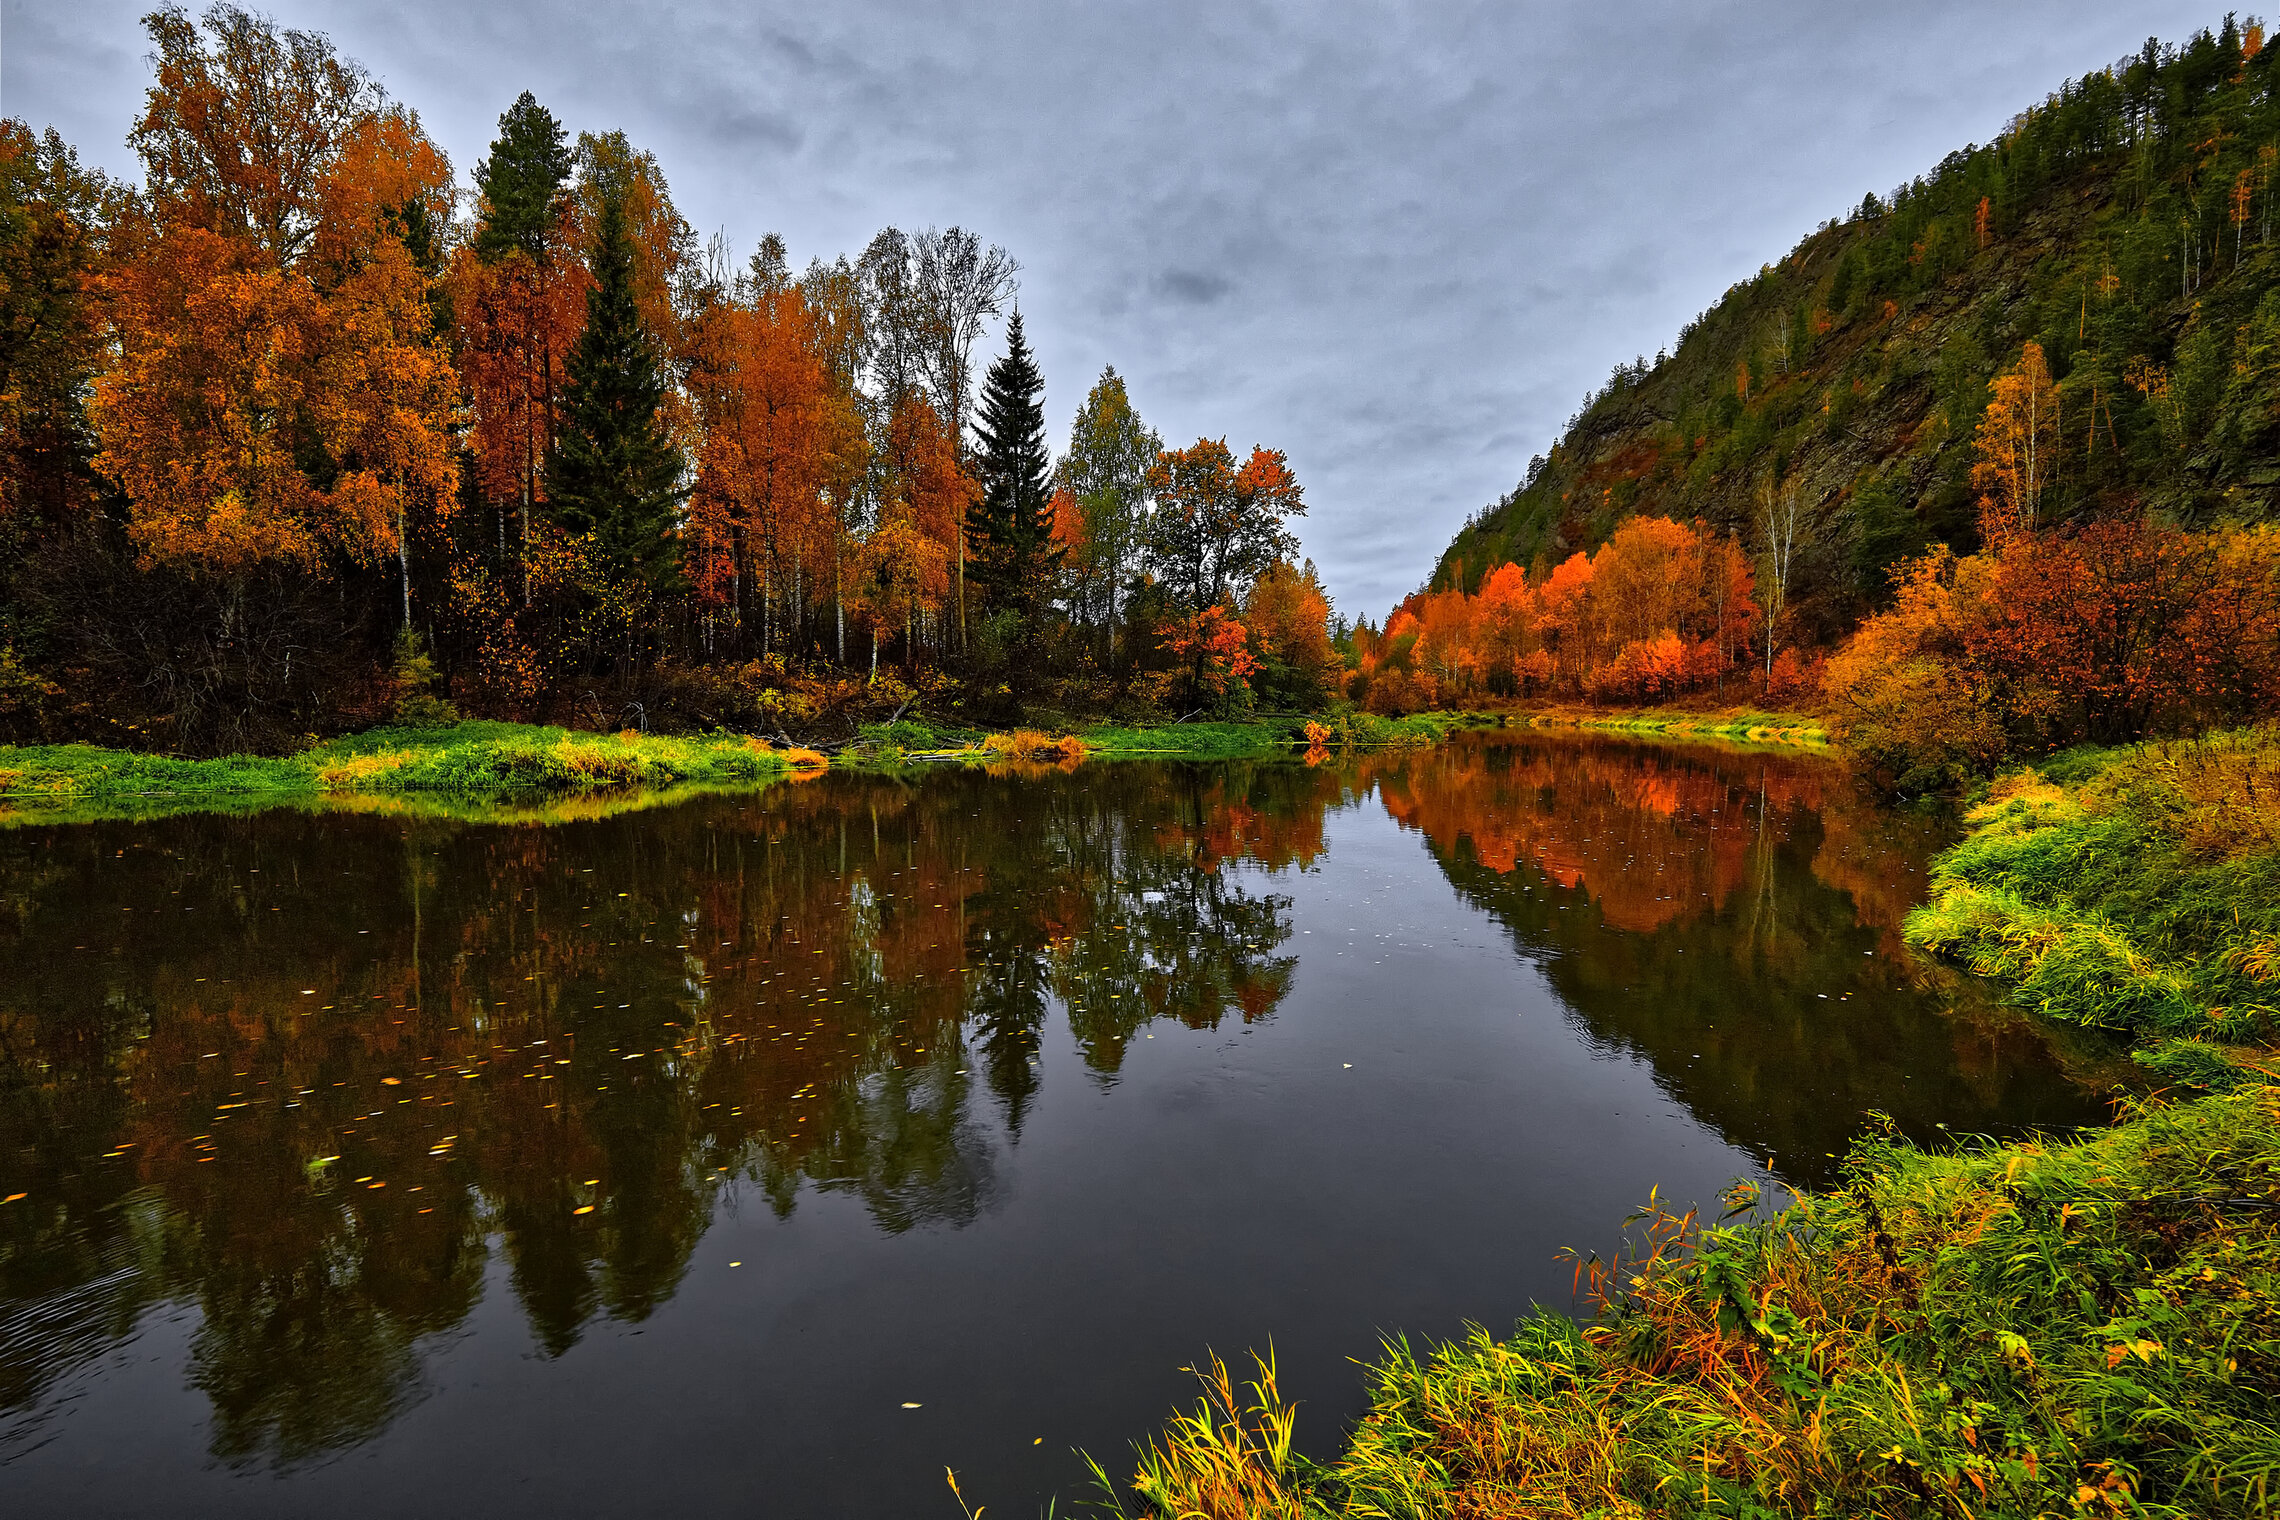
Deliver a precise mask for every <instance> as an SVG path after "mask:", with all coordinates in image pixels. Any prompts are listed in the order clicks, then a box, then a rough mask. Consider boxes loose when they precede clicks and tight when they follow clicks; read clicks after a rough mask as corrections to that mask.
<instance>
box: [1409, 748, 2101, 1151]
mask: <svg viewBox="0 0 2280 1520" xmlns="http://www.w3.org/2000/svg"><path fill="white" fill-rule="evenodd" d="M1376 780H1377V782H1378V786H1379V790H1380V795H1381V796H1382V798H1383V800H1384V804H1385V807H1386V810H1387V811H1388V812H1389V813H1391V814H1392V815H1393V817H1394V818H1396V819H1397V820H1399V821H1400V822H1401V823H1402V824H1403V825H1405V826H1407V827H1410V828H1414V829H1416V830H1418V831H1419V832H1421V833H1422V834H1423V835H1424V836H1425V837H1426V839H1427V840H1428V841H1429V842H1430V844H1431V847H1432V849H1433V852H1434V855H1435V857H1436V858H1437V859H1438V860H1439V861H1440V863H1441V866H1442V869H1443V870H1444V871H1445V872H1446V873H1447V875H1448V878H1449V880H1450V881H1451V882H1452V883H1453V884H1454V885H1455V886H1456V887H1457V889H1458V891H1459V892H1460V893H1462V894H1463V895H1464V896H1465V898H1467V899H1468V900H1469V901H1471V902H1473V903H1475V904H1476V905H1478V906H1479V907H1481V908H1483V909H1484V910H1486V911H1487V912H1488V913H1489V914H1491V915H1492V916H1493V917H1494V918H1495V919H1497V921H1498V922H1500V923H1501V924H1503V925H1504V926H1505V927H1506V928H1507V929H1508V930H1509V931H1510V932H1511V934H1512V937H1513V940H1514V942H1515V944H1516V945H1517V946H1518V947H1519V948H1520V949H1521V950H1522V952H1523V953H1525V954H1528V955H1529V956H1531V957H1532V958H1534V959H1535V960H1536V961H1537V962H1538V963H1539V964H1540V965H1541V966H1542V967H1543V969H1544V972H1545V975H1546V976H1547V977H1548V978H1549V979H1550V981H1551V983H1552V985H1553V986H1554V987H1555V988H1556V989H1557V990H1558V991H1559V993H1560V996H1561V999H1562V1001H1563V1002H1564V1003H1565V1004H1566V1006H1567V1007H1568V1008H1569V1009H1570V1010H1571V1012H1572V1014H1573V1016H1574V1017H1575V1018H1576V1020H1577V1021H1578V1023H1579V1024H1580V1025H1581V1026H1582V1028H1583V1029H1584V1031H1585V1032H1586V1033H1587V1035H1588V1037H1589V1038H1591V1039H1593V1040H1594V1041H1597V1042H1599V1043H1601V1044H1602V1045H1604V1046H1606V1047H1608V1048H1610V1049H1612V1050H1620V1051H1624V1052H1628V1053H1631V1054H1634V1055H1637V1056H1640V1057H1643V1058H1645V1059H1646V1060H1648V1061H1650V1062H1652V1063H1653V1065H1654V1067H1655V1069H1656V1071H1657V1073H1658V1076H1659V1079H1660V1081H1661V1082H1662V1085H1663V1086H1664V1087H1665V1088H1666V1090H1668V1091H1670V1092H1671V1093H1672V1094H1673V1095H1674V1096H1676V1097H1678V1098H1679V1099H1680V1101H1682V1102H1684V1103H1685V1104H1686V1105H1687V1107H1688V1108H1689V1109H1691V1110H1692V1111H1693V1112H1694V1113H1695V1114H1696V1115H1698V1116H1699V1117H1701V1118H1703V1119H1704V1120H1706V1121H1708V1122H1709V1123H1711V1124H1713V1125H1714V1126H1716V1128H1717V1129H1718V1130H1719V1132H1720V1133H1721V1134H1723V1135H1724V1136H1725V1137H1726V1138H1727V1139H1728V1140H1730V1141H1732V1142H1734V1143H1735V1144H1737V1145H1739V1146H1741V1147H1742V1148H1743V1149H1745V1150H1747V1151H1749V1152H1751V1153H1753V1154H1755V1155H1759V1156H1766V1157H1771V1158H1773V1159H1774V1161H1775V1165H1776V1170H1777V1171H1779V1172H1780V1173H1781V1174H1782V1175H1783V1176H1784V1177H1786V1178H1788V1179H1790V1180H1792V1181H1794V1182H1798V1183H1801V1184H1803V1185H1805V1186H1808V1187H1813V1186H1820V1185H1822V1184H1823V1183H1825V1182H1827V1181H1828V1180H1830V1178H1831V1177H1832V1175H1833V1173H1834V1170H1835V1168H1834V1164H1833V1163H1834V1160H1835V1155H1834V1154H1833V1153H1836V1152H1840V1151H1841V1150H1842V1149H1843V1148H1844V1146H1845V1144H1846V1142H1847V1140H1848V1139H1849V1137H1850V1136H1851V1135H1852V1134H1854V1133H1855V1132H1856V1131H1857V1130H1858V1129H1859V1128H1860V1127H1861V1125H1862V1123H1863V1120H1864V1118H1865V1117H1866V1116H1867V1115H1868V1114H1869V1113H1870V1112H1872V1111H1874V1112H1881V1113H1883V1114H1886V1115H1888V1116H1889V1117H1890V1118H1891V1119H1892V1120H1893V1121H1894V1122H1895V1123H1896V1124H1897V1126H1898V1127H1899V1129H1900V1130H1901V1131H1902V1132H1903V1133H1905V1134H1907V1135H1909V1136H1910V1137H1911V1138H1913V1139H1916V1140H1918V1141H1931V1140H1935V1139H1936V1138H1938V1136H1939V1133H1940V1131H1941V1130H1942V1129H1943V1128H1944V1129H1948V1130H1951V1131H1960V1130H1966V1129H1970V1130H1979V1129H1987V1130H1996V1131H2002V1132H2017V1131H2021V1130H2025V1129H2029V1128H2034V1127H2041V1126H2057V1127H2063V1126H2066V1125H2069V1124H2076V1123H2081V1122H2084V1119H2083V1112H2082V1108H2083V1103H2082V1090H2083V1089H2090V1088H2097V1087H2100V1086H2103V1085H2104V1084H2106V1083H2107V1082H2109V1081H2110V1080H2111V1079H2112V1078H2113V1076H2114V1075H2115V1073H2116V1067H2117V1064H2118V1063H2116V1062H2115V1060H2114V1058H2113V1053H2112V1051H2111V1050H2110V1049H2109V1048H2108V1047H2107V1046H2106V1045H2105V1044H2104V1042H2102V1041H2100V1040H2099V1039H2098V1038H2097V1037H2096V1036H2094V1035H2089V1034H2087V1033H2086V1032H2083V1031H2079V1030H2077V1031H2065V1030H2053V1029H2050V1028H2048V1027H2045V1026H2042V1025H2040V1024H2037V1023H2035V1022H2033V1021H2030V1020H2029V1019H2027V1018H2025V1017H2024V1016H2022V1015H2021V1014H2019V1013H2018V1012H2017V1011H2016V1010H2014V1009H2011V1008H2008V1007H2006V1006H2003V1005H2001V1004H1999V1003H1997V1002H1996V1001H1994V1000H1993V999H1992V998H1991V997H1990V995H1989V993H1988V989H1987V988H1986V986H1985V984H1983V983H1978V982H1975V981H1970V980H1967V979H1964V978H1960V977H1956V976H1954V975H1953V974H1951V973H1949V972H1947V971H1945V970H1943V969H1942V968H1941V967H1939V966H1937V965H1935V964H1932V963H1929V962H1926V961H1923V960H1920V959H1918V958H1917V957H1916V956H1914V955H1913V954H1912V953H1910V952H1909V951H1908V950H1907V948H1906V947H1905V946H1904V945H1903V944H1902V942H1901V940H1900V935H1899V929H1900V923H1901V920H1902V919H1903V918H1904V917H1905V916H1906V915H1907V912H1908V910H1909V908H1910V907H1912V906H1913V905H1914V904H1915V903H1916V902H1918V901H1919V900H1921V882H1922V880H1923V873H1924V870H1925V869H1926V866H1927V863H1928V862H1929V860H1930V858H1931V856H1932V855H1933V854H1934V853H1935V852H1936V851H1937V850H1938V849H1939V848H1940V847H1941V846H1942V845H1943V844H1945V843H1946V841H1947V840H1948V839H1949V838H1950V837H1952V828H1953V825H1952V822H1951V821H1950V820H1948V819H1946V818H1944V817H1942V816H1940V815H1937V814H1931V813H1920V812H1919V813H1906V812H1896V811H1894V810H1892V809H1890V808H1888V807H1885V806H1882V805H1880V804H1879V803H1878V801H1877V800H1876V798H1875V797H1874V796H1873V794H1872V793H1870V792H1869V791H1868V790H1867V789H1866V788H1864V787H1862V786H1860V785H1859V784H1858V783H1857V781H1856V780H1855V778H1853V777H1852V776H1850V775H1849V774H1848V773H1847V772H1846V771H1845V770H1844V769H1843V768H1841V767H1840V766H1838V765H1836V764H1834V763H1832V762H1831V761H1829V760H1828V759H1826V758H1823V757H1819V756H1812V755H1803V754H1794V753H1784V752H1780V751H1758V752H1746V751H1732V750H1720V749H1715V748H1708V747H1702V748H1676V747H1668V746H1657V745H1651V744H1646V743H1637V742H1631V741H1626V740H1622V739H1597V740H1590V741H1582V742H1566V741H1562V740H1559V739H1542V738H1536V739H1521V738H1517V737H1508V736H1495V737H1492V738H1489V739H1487V740H1485V741H1484V742H1480V743H1476V744H1473V745H1470V746H1467V747H1466V749H1465V750H1464V752H1463V754H1462V757H1461V759H1456V760H1455V761H1454V763H1452V761H1451V759H1450V758H1449V757H1441V756H1418V757H1410V758H1407V759H1406V760H1404V761H1400V762H1394V763H1389V764H1386V765H1383V766H1381V767H1380V768H1379V770H1378V772H1377V776H1376ZM2054 1058H2055V1059H2056V1060H2057V1061H2058V1062H2060V1063H2061V1064H2062V1065H2064V1066H2066V1067H2068V1068H2069V1069H2071V1070H2072V1071H2073V1072H2074V1074H2075V1075H2076V1077H2077V1084H2076V1085H2074V1086H2071V1087H2070V1086H2068V1085H2064V1084H2054V1083H2052V1082H2051V1080H2050V1073H2051V1067H2052V1063H2053V1059H2054Z"/></svg>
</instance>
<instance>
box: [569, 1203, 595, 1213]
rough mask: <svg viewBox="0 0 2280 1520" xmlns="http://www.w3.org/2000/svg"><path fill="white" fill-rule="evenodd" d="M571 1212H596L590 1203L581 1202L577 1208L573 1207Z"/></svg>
mask: <svg viewBox="0 0 2280 1520" xmlns="http://www.w3.org/2000/svg"><path fill="white" fill-rule="evenodd" d="M570 1212H571V1213H573V1214H591V1213H593V1212H594V1206H593V1205H592V1204H590V1203H586V1204H580V1205H579V1206H578V1207H577V1208H574V1209H572V1210H571V1211H570Z"/></svg>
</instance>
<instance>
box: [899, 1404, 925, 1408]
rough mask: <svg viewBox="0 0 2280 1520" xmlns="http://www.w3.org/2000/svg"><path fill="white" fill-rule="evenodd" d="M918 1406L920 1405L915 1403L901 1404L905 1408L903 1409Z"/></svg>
mask: <svg viewBox="0 0 2280 1520" xmlns="http://www.w3.org/2000/svg"><path fill="white" fill-rule="evenodd" d="M919 1407H921V1406H919V1405H917V1404H905V1405H903V1408H905V1409H917V1408H919Z"/></svg>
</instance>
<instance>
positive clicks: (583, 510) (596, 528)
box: [547, 195, 687, 593]
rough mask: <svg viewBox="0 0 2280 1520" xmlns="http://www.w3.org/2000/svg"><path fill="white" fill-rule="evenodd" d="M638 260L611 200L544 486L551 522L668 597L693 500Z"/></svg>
mask: <svg viewBox="0 0 2280 1520" xmlns="http://www.w3.org/2000/svg"><path fill="white" fill-rule="evenodd" d="M633 261H634V249H633V238H632V236H631V235H630V234H629V233H628V231H627V229H626V220H625V206H624V202H623V200H622V199H621V198H620V197H619V196H617V195H610V196H607V197H605V198H604V200H603V201H602V205H601V212H600V215H599V216H597V217H596V218H595V226H594V247H593V251H592V255H591V260H590V263H591V269H592V273H593V279H594V283H593V287H592V288H591V289H589V290H588V291H587V292H586V330H585V332H583V333H582V334H580V335H579V338H578V346H577V347H576V348H575V349H574V350H572V351H571V355H570V366H569V387H568V389H569V406H568V409H567V412H566V414H565V415H564V417H563V421H562V433H561V437H560V439H559V441H558V442H557V443H556V446H555V452H554V456H553V458H552V459H550V460H549V461H548V464H547V485H548V491H549V495H550V497H551V505H552V508H553V511H554V517H555V520H556V521H557V522H558V523H560V524H561V525H562V527H563V528H564V529H565V530H566V531H568V532H570V533H572V534H581V535H582V534H592V535H593V537H594V539H595V541H596V544H597V546H598V548H599V550H600V556H601V560H602V563H603V568H604V569H605V571H606V573H608V574H609V575H610V576H611V577H612V578H614V579H620V580H631V581H635V582H638V583H639V584H640V585H642V586H644V587H646V588H647V589H648V590H649V591H651V592H655V593H664V592H668V591H670V590H672V589H674V587H675V585H676V583H677V582H678V580H679V548H678V545H677V544H676V543H675V541H674V539H675V528H676V526H677V519H678V511H677V509H678V507H679V505H680V502H681V499H682V497H683V496H684V495H686V494H687V493H686V492H685V491H684V490H683V489H682V488H681V485H680V477H681V460H680V457H679V455H678V454H677V453H676V451H675V450H674V447H673V443H672V440H671V439H670V438H668V437H667V436H666V432H665V424H664V419H662V418H661V417H659V416H658V406H659V404H660V403H661V402H663V400H664V399H665V375H664V371H663V368H662V366H661V365H660V364H659V362H658V357H657V347H656V344H655V342H654V341H653V340H652V339H651V337H650V335H649V334H648V333H647V332H646V331H644V330H643V328H642V325H641V313H640V311H639V310H638V309H637V308H636V306H635V304H634V294H633V274H634V269H633Z"/></svg>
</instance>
